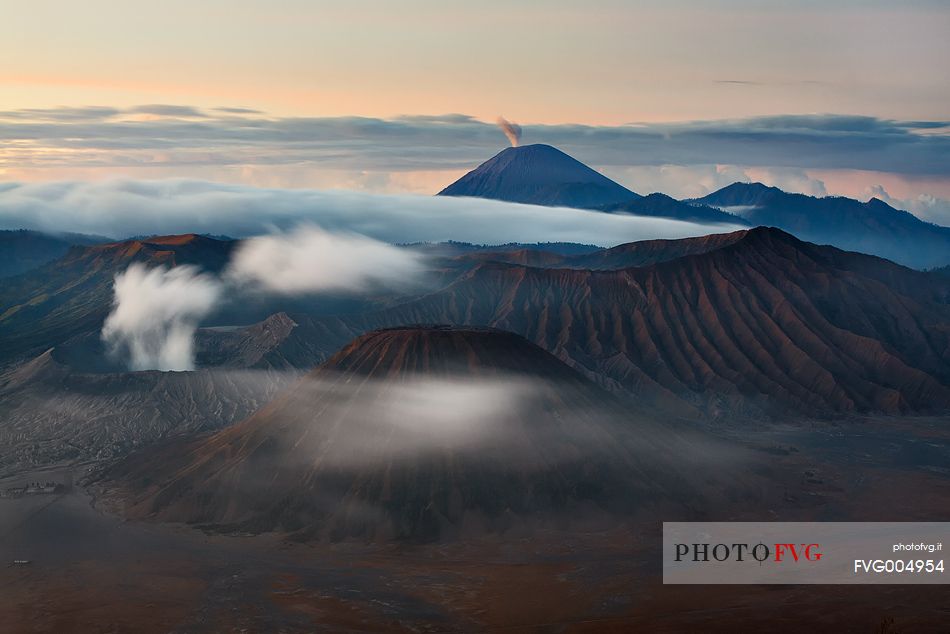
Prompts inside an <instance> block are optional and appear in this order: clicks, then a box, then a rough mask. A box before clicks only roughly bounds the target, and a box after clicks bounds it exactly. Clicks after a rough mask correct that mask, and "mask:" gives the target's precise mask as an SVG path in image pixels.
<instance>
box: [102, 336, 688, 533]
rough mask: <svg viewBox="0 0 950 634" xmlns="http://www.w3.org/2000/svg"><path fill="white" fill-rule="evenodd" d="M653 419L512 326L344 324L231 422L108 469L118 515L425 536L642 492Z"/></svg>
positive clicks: (593, 506) (530, 518)
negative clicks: (311, 367)
mask: <svg viewBox="0 0 950 634" xmlns="http://www.w3.org/2000/svg"><path fill="white" fill-rule="evenodd" d="M648 428H649V429H653V430H654V431H646V430H647V429H648ZM655 429H656V428H654V427H650V426H649V425H648V424H647V423H646V421H643V420H642V418H641V417H638V415H636V414H631V413H630V410H629V408H627V407H626V406H625V405H624V404H622V403H621V402H620V401H618V400H616V399H615V398H614V397H612V396H611V395H610V394H609V393H607V392H605V391H604V390H602V389H601V388H599V387H597V386H596V385H594V384H593V383H591V382H590V381H588V380H587V379H585V378H584V377H582V376H581V375H580V374H578V373H576V372H575V371H574V370H572V369H571V368H569V367H568V366H566V365H564V364H563V363H562V362H561V361H559V360H558V359H557V358H555V357H554V356H552V355H550V354H548V353H547V352H545V351H543V350H542V349H541V348H539V347H537V346H535V345H534V344H532V343H529V342H528V341H526V340H525V339H523V338H521V337H519V336H517V335H514V334H511V333H507V332H502V331H497V330H488V329H456V328H447V327H410V328H397V329H390V330H382V331H376V332H372V333H369V334H367V335H364V336H362V337H359V338H358V339H356V340H355V341H353V342H352V343H351V344H350V345H348V346H346V347H345V348H344V349H343V350H341V351H340V352H339V353H338V354H336V355H335V356H334V357H333V358H332V359H330V360H329V361H328V362H327V363H325V364H324V365H323V366H321V367H320V368H318V369H316V370H315V371H313V372H312V373H311V374H309V375H308V376H307V377H306V378H305V379H304V380H303V381H301V382H300V383H299V384H298V385H297V386H296V387H295V388H293V389H291V390H290V391H289V392H287V393H285V394H284V395H283V396H282V397H280V398H278V399H277V400H275V401H274V402H272V403H271V404H269V405H267V406H266V407H264V408H263V409H261V410H260V411H258V412H257V413H256V414H255V415H254V416H252V417H251V418H249V419H248V420H246V421H244V422H243V423H240V424H238V425H236V426H235V427H232V428H230V429H227V430H225V431H223V432H219V433H217V434H215V435H214V436H211V437H210V438H206V439H204V440H200V441H197V442H192V443H191V444H190V445H188V446H185V447H182V446H181V445H173V446H171V447H166V448H165V449H163V450H152V451H150V452H148V453H146V454H144V455H140V456H137V457H135V458H134V459H132V460H130V461H129V462H128V463H127V464H126V465H124V466H120V467H119V468H118V469H117V470H116V471H115V472H114V473H113V477H115V478H117V479H119V480H120V481H122V482H123V483H124V485H125V486H126V487H128V488H130V489H131V498H132V499H131V504H130V508H131V515H133V516H139V517H141V516H151V517H155V518H158V519H164V520H171V521H184V522H191V523H198V524H204V525H209V526H213V527H217V528H220V529H224V530H241V531H253V532H258V531H272V530H273V531H286V532H295V533H298V534H300V535H303V536H306V537H309V538H322V537H328V538H331V539H340V538H345V537H348V536H358V537H360V538H365V539H390V538H397V539H412V540H417V539H423V540H426V539H436V538H440V537H446V536H450V535H452V534H459V533H465V532H472V531H474V532H482V531H486V530H487V531H495V530H504V529H505V528H506V527H508V526H511V525H514V524H526V523H534V522H535V521H536V520H548V519H552V518H555V521H558V522H560V521H564V520H565V519H576V518H578V517H587V518H591V517H598V516H605V514H612V513H616V512H627V511H633V510H636V509H637V508H640V507H642V506H644V505H648V504H651V503H652V502H653V501H655V500H657V499H659V498H660V497H661V496H663V495H665V494H666V493H667V490H668V488H669V487H672V486H675V483H676V482H677V479H676V478H675V477H670V476H669V474H667V475H666V477H663V478H657V477H655V476H656V469H657V467H656V465H657V464H658V463H659V461H660V460H661V458H659V456H660V455H661V454H663V450H662V447H661V446H662V445H663V442H660V441H659V440H658V436H657V434H656V432H655ZM657 482H662V486H660V485H657V484H656V483H657Z"/></svg>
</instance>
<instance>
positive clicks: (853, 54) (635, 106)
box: [0, 0, 950, 221]
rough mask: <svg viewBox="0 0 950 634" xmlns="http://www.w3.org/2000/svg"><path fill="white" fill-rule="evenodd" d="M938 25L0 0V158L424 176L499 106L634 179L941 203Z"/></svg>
mask: <svg viewBox="0 0 950 634" xmlns="http://www.w3.org/2000/svg"><path fill="white" fill-rule="evenodd" d="M947 33H950V7H948V6H947V4H946V2H944V1H942V0H911V1H908V2H900V3H895V2H885V1H883V0H833V1H823V2H822V1H818V0H799V1H797V2H779V1H775V0H702V1H701V0H665V1H661V0H647V1H640V2H632V1H630V0H583V1H578V0H548V1H546V2H530V3H529V2H523V3H512V2H500V1H497V0H484V1H482V2H479V3H460V2H435V1H429V0H404V1H402V2H391V1H388V0H386V1H384V0H351V1H346V2H344V1H325V0H270V1H263V0H228V1H225V0H202V1H199V2H196V1H195V0H165V1H164V2H160V3H159V2H149V3H146V2H129V1H127V0H126V1H122V0H88V1H86V2H82V3H79V2H62V1H60V0H31V1H30V2H20V3H7V6H5V7H4V11H3V19H2V21H0V60H2V63H0V180H6V181H11V180H19V181H42V180H60V179H81V180H89V179H103V178H113V177H132V178H168V177H190V178H203V179H207V180H216V181H224V182H236V183H243V184H251V185H259V186H267V187H314V188H341V189H358V190H366V191H381V192H414V193H423V194H430V193H434V192H436V191H438V190H439V189H441V187H443V186H444V185H445V184H446V183H449V182H451V181H452V180H453V179H454V178H456V177H457V176H458V175H460V174H462V173H464V172H465V171H466V170H468V169H471V168H472V167H474V166H475V165H477V164H478V163H479V162H480V161H482V160H484V159H485V158H488V157H489V156H491V155H492V154H493V153H495V152H497V151H498V150H500V149H501V148H502V147H504V143H505V141H504V138H503V137H502V136H501V135H500V134H499V133H497V131H495V130H493V129H492V128H490V127H489V126H487V125H485V124H486V123H491V122H493V121H494V120H495V118H496V117H497V116H498V115H501V114H503V115H504V116H506V117H508V118H509V119H511V120H513V121H517V122H518V123H520V124H522V125H523V126H524V127H525V130H526V139H527V142H538V141H541V142H548V143H552V144H556V145H558V146H559V147H562V149H564V150H565V151H568V152H570V153H572V154H574V155H576V156H577V157H578V158H579V159H581V160H584V161H585V162H588V163H589V164H591V165H593V166H595V167H596V168H598V169H601V170H602V171H604V172H605V173H606V174H607V175H609V176H610V177H611V178H614V179H616V180H618V181H619V182H621V183H623V184H624V185H626V186H628V187H631V188H632V189H634V190H636V191H643V192H649V191H664V192H667V193H670V194H671V195H674V196H680V197H686V196H694V195H697V196H698V195H702V194H704V193H706V192H708V191H710V190H711V189H714V188H717V187H720V186H722V185H724V184H728V182H731V181H730V179H732V180H750V179H755V180H763V181H765V182H768V183H769V184H775V185H777V186H779V187H783V188H786V189H790V190H794V191H803V192H805V193H812V194H816V195H824V194H842V195H849V196H855V197H859V198H867V197H868V196H871V195H878V196H881V197H884V198H888V199H889V200H891V199H892V202H894V204H898V205H903V206H904V207H905V208H908V209H911V210H912V211H914V212H915V213H919V214H920V215H922V216H923V217H928V218H936V219H940V220H941V221H942V219H943V218H944V217H946V219H947V220H948V221H950V174H948V168H947V167H946V166H947V165H948V164H950V156H948V151H947V150H946V148H947V147H950V145H948V144H950V124H948V123H947V122H948V121H950V70H948V69H950V65H948V64H947V61H948V60H950V38H948V37H946V34H947ZM143 104H146V105H143ZM148 104H151V105H148ZM156 104H157V105H156ZM169 104H171V105H169ZM91 107H92V108H91ZM448 113H461V115H464V116H461V117H460V116H458V115H451V116H448V117H446V116H445V115H447V114H448ZM354 117H358V118H362V119H354ZM426 117H428V119H426ZM809 117H810V118H809ZM849 117H850V118H849ZM631 124H633V125H631ZM667 124H668V125H667ZM640 125H642V126H643V127H642V131H644V134H645V136H644V135H638V134H637V131H638V129H640V128H637V127H636V126H640ZM664 126H666V127H664ZM651 135H652V136H651ZM646 137H649V138H646ZM927 137H930V138H927ZM627 138H629V139H630V141H629V142H627V141H624V140H623V139H627ZM663 139H670V140H671V141H670V142H669V143H667V144H665V145H664V143H663ZM744 142H745V143H747V144H748V148H749V150H750V151H749V152H745V151H744V146H743V143H744ZM802 148H805V149H804V150H803V149H802Z"/></svg>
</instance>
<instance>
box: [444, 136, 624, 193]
mask: <svg viewBox="0 0 950 634" xmlns="http://www.w3.org/2000/svg"><path fill="white" fill-rule="evenodd" d="M439 195H440V196H472V197H475V198H493V199H496V200H507V201H510V202H516V203H528V204H531V205H545V206H549V207H578V208H581V209H593V208H595V207H602V206H605V205H612V204H617V203H622V202H626V201H629V200H632V199H634V198H637V194H635V193H633V192H632V191H630V190H629V189H627V188H626V187H623V186H622V185H619V184H617V183H615V182H614V181H612V180H610V179H609V178H607V177H606V176H604V175H603V174H601V173H599V172H596V171H594V170H592V169H591V168H589V167H587V166H586V165H584V164H583V163H581V162H580V161H578V160H577V159H575V158H573V157H571V156H568V155H567V154H565V153H564V152H562V151H560V150H558V149H557V148H553V147H551V146H550V145H543V144H535V145H524V146H521V147H510V148H507V149H505V150H502V151H501V152H499V153H498V154H496V155H495V156H493V157H492V158H490V159H488V160H487V161H485V162H484V163H482V164H481V165H479V166H478V167H476V168H475V169H474V170H472V171H471V172H469V173H468V174H466V175H465V176H463V177H462V178H460V179H458V180H457V181H455V182H454V183H452V184H451V185H449V186H448V187H446V188H445V189H443V190H442V191H441V192H439Z"/></svg>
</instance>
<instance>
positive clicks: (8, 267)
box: [0, 229, 105, 277]
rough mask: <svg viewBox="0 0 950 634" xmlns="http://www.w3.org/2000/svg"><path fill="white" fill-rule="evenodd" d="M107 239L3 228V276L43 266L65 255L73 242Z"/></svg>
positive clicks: (0, 263)
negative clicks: (5, 229) (6, 229)
mask: <svg viewBox="0 0 950 634" xmlns="http://www.w3.org/2000/svg"><path fill="white" fill-rule="evenodd" d="M104 241H105V240H104V239H101V240H100V239H97V238H96V237H95V236H84V235H78V234H65V235H59V236H53V235H49V234H45V233H42V232H39V231H28V230H25V229H19V230H16V231H0V277H10V276H11V275H19V274H20V273H24V272H26V271H29V270H31V269H35V268H37V267H39V266H42V265H43V264H46V263H47V262H51V261H53V260H55V259H56V258H59V257H62V256H63V255H65V254H66V252H67V251H69V248H70V247H72V246H73V245H77V244H95V243H97V242H104Z"/></svg>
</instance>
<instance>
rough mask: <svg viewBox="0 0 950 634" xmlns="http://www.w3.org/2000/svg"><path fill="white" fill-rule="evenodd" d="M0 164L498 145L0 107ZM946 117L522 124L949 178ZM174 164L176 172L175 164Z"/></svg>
mask: <svg viewBox="0 0 950 634" xmlns="http://www.w3.org/2000/svg"><path fill="white" fill-rule="evenodd" d="M0 122H2V123H3V125H2V126H0V142H6V144H7V149H6V150H5V152H4V153H3V154H2V155H0V169H2V168H4V167H8V168H11V169H13V168H16V169H21V170H22V169H31V168H34V169H42V168H50V167H57V166H68V167H71V168H81V167H89V168H122V167H141V168H154V167H158V166H163V167H167V168H179V169H180V168H182V167H184V166H192V167H195V166H208V165H216V166H222V165H244V166H276V165H302V166H309V167H311V168H315V169H316V168H323V169H337V170H340V169H355V170H370V171H384V172H399V171H418V170H452V169H471V168H472V167H474V165H476V164H477V163H479V162H481V161H483V160H485V159H486V158H488V157H489V156H491V155H492V154H494V153H495V152H497V151H499V150H500V149H502V148H503V147H504V145H505V139H504V137H503V136H502V132H501V131H500V130H499V129H498V128H497V127H496V126H495V125H493V124H492V123H488V122H483V121H478V120H476V119H474V118H472V117H469V116H466V115H461V114H452V115H444V116H404V117H397V118H393V119H378V118H367V117H323V118H321V117H283V118H274V117H267V116H265V115H262V114H260V113H256V112H254V111H246V110H244V109H233V108H232V109H218V110H215V111H202V110H199V109H197V108H193V107H191V106H183V105H172V104H151V105H145V106H138V107H135V108H130V109H116V108H109V107H85V108H60V109H28V110H13V111H5V112H0ZM948 127H950V122H948V121H896V120H888V119H880V118H876V117H869V116H853V115H785V116H767V117H754V118H746V119H736V120H717V121H691V122H682V123H647V124H630V125H622V126H590V125H575V124H564V125H532V126H524V127H523V131H524V142H526V143H549V144H552V145H556V146H557V147H559V148H561V149H563V150H565V151H566V152H568V153H570V154H572V155H575V156H576V157H577V158H579V159H580V160H582V161H584V162H586V163H589V164H592V165H596V166H599V167H606V166H642V165H710V164H729V165H740V166H764V167H793V168H802V169H856V170H872V171H883V172H893V173H899V174H912V175H928V176H943V177H946V176H950V161H948V160H947V159H948V157H950V136H948V134H947V132H948ZM177 173H180V171H179V172H177Z"/></svg>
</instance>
